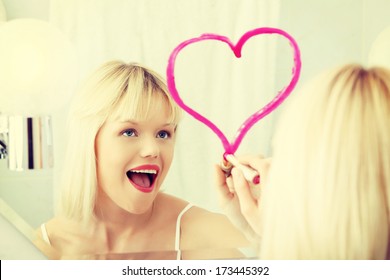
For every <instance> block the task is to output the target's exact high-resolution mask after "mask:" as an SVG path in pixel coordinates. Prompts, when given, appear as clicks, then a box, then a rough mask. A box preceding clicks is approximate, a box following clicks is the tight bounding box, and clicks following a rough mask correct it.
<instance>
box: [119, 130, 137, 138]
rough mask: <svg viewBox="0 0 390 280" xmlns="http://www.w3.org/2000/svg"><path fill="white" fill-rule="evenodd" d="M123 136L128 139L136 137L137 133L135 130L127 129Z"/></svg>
mask: <svg viewBox="0 0 390 280" xmlns="http://www.w3.org/2000/svg"><path fill="white" fill-rule="evenodd" d="M122 135H123V136H126V137H136V136H137V131H136V130H135V129H126V130H125V131H123V132H122Z"/></svg>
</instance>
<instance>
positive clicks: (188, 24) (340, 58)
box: [0, 0, 390, 259]
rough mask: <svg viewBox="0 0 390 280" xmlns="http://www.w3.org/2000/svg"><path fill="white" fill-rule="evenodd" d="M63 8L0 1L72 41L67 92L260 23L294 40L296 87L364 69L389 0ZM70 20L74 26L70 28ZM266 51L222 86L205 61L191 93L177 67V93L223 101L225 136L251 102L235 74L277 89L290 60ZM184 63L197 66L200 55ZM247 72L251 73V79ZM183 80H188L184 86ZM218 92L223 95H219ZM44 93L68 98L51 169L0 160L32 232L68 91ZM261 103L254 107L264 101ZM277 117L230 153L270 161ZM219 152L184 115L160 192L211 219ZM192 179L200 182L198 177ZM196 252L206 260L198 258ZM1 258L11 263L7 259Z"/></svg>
mask: <svg viewBox="0 0 390 280" xmlns="http://www.w3.org/2000/svg"><path fill="white" fill-rule="evenodd" d="M65 2H66V3H68V1H65V0H62V1H61V0H52V1H50V0H40V1H34V5H33V3H31V1H27V0H12V1H11V0H3V3H4V7H5V9H6V12H7V19H8V20H12V19H18V18H36V19H41V20H47V21H49V22H51V23H52V24H53V25H55V26H56V27H58V28H59V29H60V30H62V31H63V32H64V34H66V35H67V36H69V37H70V38H71V39H72V43H73V44H74V45H75V47H76V52H77V56H78V57H79V62H78V63H79V64H78V66H77V67H78V73H77V77H76V78H74V77H73V78H72V81H69V83H75V84H76V85H75V87H74V88H76V86H77V85H78V83H79V82H80V81H82V80H84V78H85V77H86V76H87V74H89V73H90V72H91V70H92V69H94V68H96V67H97V66H98V65H100V64H101V63H103V62H104V61H106V60H109V59H122V60H125V61H138V62H141V63H144V64H146V65H148V66H151V68H154V69H155V70H157V71H158V72H159V73H160V74H162V75H163V76H164V74H165V67H166V65H167V60H168V57H169V54H170V51H172V50H173V48H174V47H176V46H177V45H178V44H179V43H180V42H182V41H184V40H186V39H189V38H193V37H196V36H199V35H200V34H202V33H218V34H222V35H226V36H228V37H230V38H231V39H232V40H233V41H235V40H237V39H238V38H239V37H240V36H241V35H242V34H243V33H244V32H246V31H248V30H251V29H253V28H256V27H260V26H266V25H267V26H273V27H278V28H281V29H283V30H285V31H287V32H288V33H289V34H291V35H292V36H293V37H294V38H295V40H296V41H297V42H298V45H299V46H300V49H301V54H302V73H301V78H300V81H299V84H298V88H299V86H300V85H301V84H303V83H304V82H305V81H306V80H307V79H309V78H311V77H313V76H314V75H316V74H317V73H319V72H320V71H322V70H324V69H326V68H329V67H332V66H335V65H338V64H342V63H347V62H357V63H363V64H367V63H368V56H369V52H370V49H371V46H372V44H373V42H374V41H375V39H376V37H377V36H378V35H379V34H380V32H381V31H382V30H384V29H385V28H387V27H388V26H390V20H389V17H388V11H389V10H390V1H388V0H372V1H368V0H346V1H339V0H330V1H320V0H317V1H304V0H296V1H288V0H280V1H272V2H273V4H269V2H268V4H267V1H238V0H234V1H230V2H229V4H227V2H225V1H223V0H219V1H186V4H183V2H182V1H173V0H171V1H161V3H160V2H159V4H156V5H155V6H148V5H147V4H145V5H146V6H143V5H144V4H141V3H140V2H139V1H127V4H122V5H123V7H122V6H115V4H114V3H112V2H111V1H100V2H101V6H100V7H94V8H91V9H88V7H86V5H87V4H86V2H87V1H71V2H69V3H68V9H61V7H62V6H61V5H63V4H64V3H65ZM76 2H83V3H76ZM100 2H99V3H100ZM179 2H180V4H179ZM233 2H234V3H233ZM235 2H237V3H235ZM122 3H123V2H122ZM162 3H164V4H162ZM196 3H198V4H196ZM237 7H239V9H237ZM254 10H255V11H256V12H255V11H254ZM77 11H78V12H80V13H82V14H83V13H84V14H83V16H84V19H83V20H80V21H78V22H77V18H76V16H75V15H77V14H78V13H77ZM87 11H88V12H87ZM127 11H132V12H133V13H134V15H133V17H132V18H133V21H126V20H124V14H123V13H125V14H127V13H128V12H127ZM145 11H148V13H147V14H148V16H145V15H144V14H142V13H143V12H145ZM261 11H263V12H261ZM103 12H104V13H103ZM148 18H149V19H148ZM150 18H153V20H152V19H150ZM168 19H170V20H168ZM76 22H77V24H79V25H77V26H76V27H75V28H74V24H76ZM178 25H180V26H178ZM173 26H175V28H176V29H175V28H173ZM0 28H1V23H0ZM127 35H128V36H127ZM270 46H271V48H267V49H266V50H262V51H261V55H262V56H261V57H260V60H259V61H260V62H259V63H258V64H260V65H257V66H252V68H250V69H247V70H246V71H248V73H249V72H250V73H252V76H250V75H249V76H248V75H246V72H245V75H241V76H240V75H235V74H232V77H231V79H229V78H223V79H224V80H222V81H218V77H219V76H215V77H214V76H212V74H215V72H218V71H219V70H218V69H219V68H218V67H216V66H215V64H216V62H215V61H220V59H222V58H220V57H217V56H213V59H214V60H212V61H211V63H210V62H209V61H206V62H207V63H208V64H207V67H206V68H207V69H212V71H213V73H210V74H209V76H210V77H213V79H211V78H210V79H209V80H208V79H206V78H205V79H204V80H200V82H203V84H202V86H201V87H200V88H199V89H198V88H196V86H197V83H198V82H197V81H198V80H196V79H195V78H198V76H201V74H202V73H199V71H201V70H198V72H196V73H195V74H194V73H193V72H191V70H193V68H191V67H190V66H188V65H187V68H185V67H184V68H185V69H184V71H187V73H186V74H185V75H184V74H183V77H184V78H183V80H182V84H183V86H186V84H187V85H189V88H196V90H194V93H193V94H197V93H198V92H199V93H202V92H203V93H204V92H206V95H205V96H200V97H199V98H200V101H199V102H200V103H202V100H203V101H204V100H208V101H209V102H214V103H212V104H211V105H210V107H207V106H206V107H205V108H204V110H213V109H214V108H215V110H217V108H221V104H222V103H221V104H220V103H219V102H217V101H215V100H214V99H212V98H209V97H210V96H212V94H211V93H210V94H208V92H212V93H213V94H214V92H215V94H216V95H217V94H220V96H217V97H216V99H217V100H218V99H220V100H221V99H226V100H224V101H223V102H226V105H223V106H230V107H227V108H229V110H228V111H227V112H225V113H224V112H223V111H222V112H219V111H218V112H217V111H216V112H214V113H215V114H216V115H222V116H220V119H219V121H220V122H221V126H223V125H224V123H225V125H226V127H225V128H226V129H229V128H232V129H233V132H232V133H233V134H234V131H235V129H236V128H237V127H238V126H239V124H240V123H242V121H243V118H244V117H246V116H247V114H248V112H251V111H252V110H253V108H252V107H250V106H251V105H252V106H253V104H252V103H254V102H252V99H248V100H249V102H246V103H245V102H244V101H241V100H242V99H243V98H242V97H240V95H239V94H238V93H240V94H241V93H243V92H247V91H251V88H250V87H248V86H247V85H246V84H248V83H250V82H248V81H247V80H245V79H244V80H240V81H239V82H234V81H233V80H234V78H237V79H239V78H242V77H243V76H245V77H253V78H252V80H254V81H267V83H266V84H265V85H264V83H262V86H264V88H261V91H262V92H265V91H269V93H267V94H268V96H270V97H272V96H273V93H272V92H276V91H277V90H278V89H281V88H283V86H284V84H285V79H286V78H285V77H287V75H286V73H288V71H290V69H291V63H290V64H289V63H288V62H289V61H291V53H290V52H289V51H288V47H287V48H285V47H281V45H279V44H275V45H273V47H272V44H271V45H270ZM200 52H206V51H205V50H201V51H200ZM205 56H206V54H205ZM264 57H266V58H268V60H269V61H268V60H267V61H266V62H264V64H262V60H261V59H264ZM192 59H193V60H194V61H197V60H199V59H200V58H199V57H195V58H192ZM286 61H287V63H286ZM184 62H185V61H184ZM190 62H191V60H190ZM206 62H205V63H206ZM203 66H204V65H203ZM263 66H264V67H263ZM265 67H268V68H267V70H265V69H264V68H265ZM389 67H390V65H389ZM225 68H226V67H224V69H223V70H224V71H226V73H229V70H228V69H230V68H229V67H227V68H226V69H225ZM263 72H266V73H263ZM253 73H256V74H257V73H261V75H255V74H253ZM179 74H180V73H179ZM263 74H264V75H263ZM265 74H268V76H265ZM209 76H208V77H209ZM191 77H192V78H194V81H191ZM280 77H283V78H280ZM64 79H68V77H64ZM257 79H259V80H257ZM231 80H232V81H231ZM200 82H199V84H200ZM218 83H220V84H218ZM221 84H222V85H221ZM208 86H209V87H208ZM218 87H221V88H223V89H224V92H222V93H221V92H220V93H218V90H217V89H216V88H218ZM226 90H228V91H230V92H229V93H226ZM53 94H58V95H61V94H67V95H69V98H68V99H64V100H65V102H64V104H63V106H61V107H60V108H58V109H57V110H56V111H55V112H52V116H53V132H54V135H53V136H54V149H55V150H54V168H53V169H44V170H34V171H23V172H15V171H10V170H9V169H8V168H7V161H6V160H0V198H1V199H2V200H3V201H4V202H5V203H6V204H7V205H9V206H11V207H12V209H13V210H14V211H15V212H16V213H17V214H18V215H19V216H20V217H21V218H22V219H23V220H25V221H26V223H27V224H29V225H30V226H31V228H33V229H35V228H38V227H39V226H40V225H41V224H42V223H43V222H45V221H47V220H49V219H50V218H51V217H53V215H54V208H55V202H56V199H57V198H58V188H57V183H58V180H59V178H60V174H61V167H62V159H63V158H64V153H65V149H64V147H65V138H66V137H65V136H66V135H65V123H66V114H67V110H68V107H69V102H70V99H71V95H72V92H71V91H70V90H69V89H68V91H67V92H57V93H53ZM224 94H226V95H224ZM226 96H228V97H226ZM254 96H256V95H254ZM224 97H226V98H224ZM230 97H231V98H230ZM232 98H233V99H232ZM234 98H236V99H234ZM262 98H263V97H262ZM263 99H264V100H260V101H265V100H268V99H267V98H263ZM213 100H214V101H213ZM229 100H230V103H234V104H239V105H240V107H239V106H235V105H234V104H230V105H229ZM232 100H233V101H232ZM236 100H237V101H236ZM248 100H246V101H248ZM260 101H259V102H260ZM221 102H222V101H221ZM236 102H239V103H236ZM204 103H205V104H206V102H204ZM207 104H208V103H207ZM200 105H202V104H200ZM0 106H1V105H0ZM2 110H4V108H1V107H0V112H1V111H2ZM280 110H283V106H281V107H280V108H279V109H278V110H277V111H276V112H275V113H274V114H272V116H269V117H267V118H265V119H264V120H262V121H261V122H260V123H259V124H257V125H256V126H255V127H254V128H253V129H252V131H251V132H250V133H249V134H248V136H247V137H246V139H245V140H244V141H243V143H242V146H241V147H240V149H239V150H238V152H237V153H241V154H242V153H261V154H265V155H272V149H271V148H272V147H271V140H272V133H273V128H274V124H275V121H276V119H277V116H278V114H279V112H280ZM216 118H218V116H217V117H216ZM217 121H218V120H217ZM235 122H236V123H235ZM232 123H234V125H233V124H232ZM222 153H223V150H222V147H221V144H220V143H219V140H218V139H217V138H216V136H215V135H213V134H212V133H211V132H210V131H209V130H208V129H206V128H205V127H204V126H202V125H201V124H199V123H197V122H196V121H194V120H193V119H191V118H190V117H188V116H185V117H184V119H183V121H182V124H181V130H180V134H179V136H178V141H177V147H176V152H175V159H174V162H173V165H172V167H171V170H170V173H169V176H168V177H167V179H166V182H165V183H164V191H165V192H167V193H170V194H173V195H176V196H179V197H181V198H183V199H185V200H188V201H191V202H193V203H195V204H196V205H199V206H201V207H204V208H206V209H209V210H210V211H215V212H219V211H220V210H219V207H218V203H217V197H216V193H215V191H214V186H213V164H214V163H218V162H219V161H220V159H221V155H222ZM199 174H202V175H201V176H199ZM6 225H7V226H6ZM3 226H4V227H7V228H9V227H8V224H7V222H6V221H4V222H2V225H1V228H3ZM16 228H17V227H16ZM14 235H15V233H14V232H13V231H12V230H8V231H3V230H2V232H1V239H2V240H13V239H9V238H10V236H14ZM15 242H17V241H15ZM2 244H4V242H3V243H2ZM15 252H18V249H17V246H15ZM159 253H161V252H159ZM172 253H173V254H174V253H175V252H170V253H168V252H162V253H161V254H167V255H168V256H170V254H172ZM197 253H199V255H198V258H202V253H201V252H197ZM137 254H138V253H137ZM137 254H133V255H132V254H131V253H129V254H128V255H126V254H124V255H106V256H89V257H90V258H103V259H105V258H108V259H110V258H114V259H116V258H119V259H121V258H125V259H132V258H158V257H156V256H155V257H153V255H151V254H150V253H145V255H142V254H141V253H139V254H138V255H137ZM203 255H204V256H207V252H204V254H203ZM160 257H161V258H164V257H163V256H160ZM246 257H247V258H253V257H254V254H253V252H250V250H249V249H248V252H247V253H246ZM9 258H16V257H15V255H13V254H10V255H9ZM37 258H38V257H37ZM80 258H82V257H80ZM205 258H207V257H205Z"/></svg>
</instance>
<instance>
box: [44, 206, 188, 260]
mask: <svg viewBox="0 0 390 280" xmlns="http://www.w3.org/2000/svg"><path fill="white" fill-rule="evenodd" d="M192 206H194V205H193V204H191V203H189V204H187V206H186V207H184V208H183V210H181V212H180V213H179V215H178V216H177V220H176V234H175V251H176V252H177V255H176V259H177V260H180V259H181V250H180V237H181V218H182V217H183V215H184V214H185V213H186V212H187V211H188V210H189V209H190V208H191V207H192ZM41 233H42V238H43V240H44V241H45V242H46V243H47V244H49V245H51V243H50V238H49V235H48V234H47V230H46V225H45V224H42V225H41Z"/></svg>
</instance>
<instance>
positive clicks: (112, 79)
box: [38, 61, 248, 259]
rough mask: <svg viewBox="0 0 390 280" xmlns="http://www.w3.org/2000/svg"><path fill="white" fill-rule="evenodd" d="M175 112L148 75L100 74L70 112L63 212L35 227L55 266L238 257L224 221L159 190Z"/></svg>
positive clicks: (138, 69)
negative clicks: (73, 261) (64, 261)
mask: <svg viewBox="0 0 390 280" xmlns="http://www.w3.org/2000/svg"><path fill="white" fill-rule="evenodd" d="M180 113H181V112H180V109H179V107H178V106H177V105H176V104H175V103H174V102H173V100H172V99H171V97H170V95H169V94H168V91H167V87H166V85H165V83H164V82H163V80H162V79H161V78H160V77H159V76H158V75H157V74H156V73H155V72H153V71H152V70H150V69H147V68H145V67H143V66H140V65H137V64H125V63H122V62H119V61H112V62H108V63H106V64H104V65H103V66H101V67H100V68H99V69H98V70H97V71H96V72H95V73H94V74H93V75H92V76H91V77H90V79H89V80H88V81H87V83H86V85H85V86H84V87H83V88H82V90H81V91H80V92H79V94H77V95H76V97H75V100H74V103H73V106H72V108H71V110H70V114H69V127H68V133H69V139H68V149H67V158H66V160H65V168H64V171H63V173H64V176H63V178H62V181H61V184H62V195H61V203H60V208H59V213H58V215H57V216H56V217H55V218H53V219H52V220H50V221H48V222H47V223H45V224H43V225H42V226H41V228H40V229H39V231H38V233H39V235H40V237H42V239H43V240H44V241H45V246H41V247H48V245H49V247H50V248H53V249H55V251H56V252H58V254H59V256H60V257H61V258H140V259H144V258H150V259H161V258H162V259H164V258H167V259H176V258H213V257H218V258H222V257H228V258H230V257H240V256H242V255H241V254H240V253H239V251H237V250H236V248H237V247H243V246H248V242H247V241H246V239H245V238H243V236H242V235H241V233H240V232H239V231H237V230H236V229H235V228H234V227H233V226H232V225H231V224H230V222H229V221H228V219H226V218H225V217H224V216H223V215H220V214H214V213H211V212H208V211H206V210H204V209H201V208H198V207H195V206H192V205H191V204H189V203H188V202H186V201H184V200H182V199H179V198H176V197H173V196H171V195H168V194H164V193H162V192H160V187H161V184H162V183H163V181H164V178H165V177H166V175H167V173H168V170H169V167H170V165H171V162H172V158H173V154H174V146H175V138H176V132H177V126H178V123H179V120H180ZM227 232H228V234H226V233H227ZM40 244H41V245H42V242H40ZM210 248H213V249H214V250H210ZM233 248H234V249H233ZM218 249H220V250H218ZM199 252H202V253H201V254H200V255H199Z"/></svg>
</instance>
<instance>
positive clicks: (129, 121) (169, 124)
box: [121, 120, 177, 127]
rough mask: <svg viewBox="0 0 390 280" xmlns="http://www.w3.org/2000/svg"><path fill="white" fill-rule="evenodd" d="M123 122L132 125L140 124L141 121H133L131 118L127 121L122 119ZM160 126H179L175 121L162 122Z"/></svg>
mask: <svg viewBox="0 0 390 280" xmlns="http://www.w3.org/2000/svg"><path fill="white" fill-rule="evenodd" d="M121 123H123V124H125V123H128V124H132V125H139V122H136V121H131V120H127V121H121ZM159 126H162V127H165V126H175V127H176V126H177V124H175V123H165V124H161V125H159Z"/></svg>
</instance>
